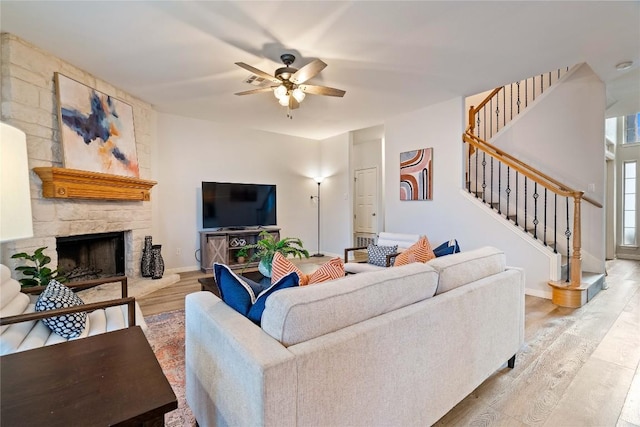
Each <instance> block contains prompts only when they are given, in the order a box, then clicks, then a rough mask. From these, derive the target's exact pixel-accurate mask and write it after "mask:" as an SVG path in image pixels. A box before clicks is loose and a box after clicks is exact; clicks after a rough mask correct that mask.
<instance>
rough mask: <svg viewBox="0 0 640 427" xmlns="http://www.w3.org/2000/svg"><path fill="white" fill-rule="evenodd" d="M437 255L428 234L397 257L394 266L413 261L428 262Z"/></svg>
mask: <svg viewBox="0 0 640 427" xmlns="http://www.w3.org/2000/svg"><path fill="white" fill-rule="evenodd" d="M435 257H436V255H435V254H434V253H433V249H431V244H430V243H429V239H427V237H426V236H422V237H421V238H420V240H418V241H417V242H415V243H414V244H413V245H411V247H410V248H408V249H407V250H406V251H404V252H401V253H400V254H399V255H398V256H397V257H396V260H395V262H394V263H393V266H394V267H397V266H399V265H407V264H411V263H412V262H427V261H429V260H430V259H434V258H435Z"/></svg>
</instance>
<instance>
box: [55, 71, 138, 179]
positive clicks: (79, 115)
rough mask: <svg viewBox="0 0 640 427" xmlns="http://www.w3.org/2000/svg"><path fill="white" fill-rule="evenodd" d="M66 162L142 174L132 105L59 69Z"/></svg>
mask: <svg viewBox="0 0 640 427" xmlns="http://www.w3.org/2000/svg"><path fill="white" fill-rule="evenodd" d="M56 86H57V90H58V99H59V105H60V127H61V129H62V146H63V153H64V165H65V167H67V168H70V169H80V170H87V171H92V172H102V173H108V174H112V175H124V176H133V177H139V175H140V170H139V166H138V157H137V153H136V142H135V132H134V127H133V109H132V107H131V106H130V105H128V104H126V103H124V102H122V101H120V100H117V99H115V98H113V97H111V96H109V95H106V94H104V93H102V92H99V91H97V90H95V89H92V88H90V87H88V86H86V85H84V84H82V83H79V82H77V81H75V80H72V79H70V78H68V77H66V76H63V75H62V74H58V73H56Z"/></svg>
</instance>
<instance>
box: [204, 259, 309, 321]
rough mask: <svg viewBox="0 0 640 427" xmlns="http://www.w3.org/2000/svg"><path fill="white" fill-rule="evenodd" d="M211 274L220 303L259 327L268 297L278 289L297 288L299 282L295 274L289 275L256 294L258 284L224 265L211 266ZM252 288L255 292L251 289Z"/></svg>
mask: <svg viewBox="0 0 640 427" xmlns="http://www.w3.org/2000/svg"><path fill="white" fill-rule="evenodd" d="M213 273H214V275H215V278H216V283H217V284H218V289H219V290H220V298H221V299H222V301H224V302H225V303H226V304H227V305H228V306H229V307H231V308H233V309H234V310H235V311H237V312H238V313H240V314H242V315H243V316H245V317H247V318H249V319H250V320H251V321H253V322H254V323H255V324H257V325H260V319H261V317H262V312H263V311H264V307H265V301H266V299H267V298H268V297H269V295H271V294H272V293H274V292H275V291H277V290H279V289H284V288H291V287H295V286H298V280H299V278H298V275H297V274H296V273H289V274H287V275H286V276H284V277H283V278H282V279H280V280H278V281H277V282H276V283H274V284H273V285H270V286H269V287H268V288H266V289H264V290H261V291H260V292H259V293H256V291H257V290H258V289H260V285H259V284H258V283H256V282H253V281H251V280H249V279H245V278H241V277H240V276H238V275H237V274H236V273H234V272H233V270H231V269H230V268H229V266H227V265H225V264H218V263H215V264H213ZM249 282H251V283H249ZM251 285H253V286H251ZM254 287H255V288H256V290H254V289H253V288H254Z"/></svg>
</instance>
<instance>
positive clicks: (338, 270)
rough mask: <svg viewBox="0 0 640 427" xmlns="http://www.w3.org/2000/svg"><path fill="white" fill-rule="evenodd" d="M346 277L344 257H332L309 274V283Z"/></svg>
mask: <svg viewBox="0 0 640 427" xmlns="http://www.w3.org/2000/svg"><path fill="white" fill-rule="evenodd" d="M340 277H344V262H342V258H338V257H336V258H332V259H330V260H329V261H327V262H325V263H324V264H322V265H321V266H320V268H318V269H317V270H316V271H314V272H313V273H311V274H310V275H309V284H310V285H313V284H314V283H320V282H326V281H329V280H334V279H339V278H340Z"/></svg>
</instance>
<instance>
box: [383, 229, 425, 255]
mask: <svg viewBox="0 0 640 427" xmlns="http://www.w3.org/2000/svg"><path fill="white" fill-rule="evenodd" d="M420 237H422V236H421V235H419V234H405V233H389V232H387V231H381V232H380V234H378V241H377V242H376V245H378V246H394V245H396V246H398V252H403V251H405V250H407V248H409V247H411V245H413V244H414V243H416V242H417V241H418V240H419V239H420Z"/></svg>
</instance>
